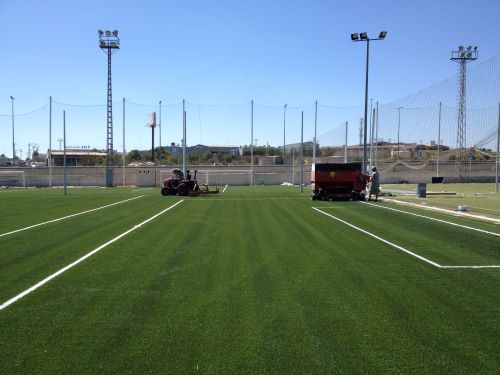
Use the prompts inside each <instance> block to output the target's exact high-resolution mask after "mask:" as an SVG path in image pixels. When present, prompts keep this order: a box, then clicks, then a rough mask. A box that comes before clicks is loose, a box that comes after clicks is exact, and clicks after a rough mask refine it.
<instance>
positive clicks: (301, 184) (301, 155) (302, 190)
mask: <svg viewBox="0 0 500 375" xmlns="http://www.w3.org/2000/svg"><path fill="white" fill-rule="evenodd" d="M300 192H301V193H303V192H304V111H302V120H301V122H300Z"/></svg>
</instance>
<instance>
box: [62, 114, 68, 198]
mask: <svg viewBox="0 0 500 375" xmlns="http://www.w3.org/2000/svg"><path fill="white" fill-rule="evenodd" d="M63 141H64V156H63V167H64V195H68V191H67V185H68V184H67V175H68V173H67V166H66V111H63Z"/></svg>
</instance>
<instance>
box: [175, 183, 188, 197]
mask: <svg viewBox="0 0 500 375" xmlns="http://www.w3.org/2000/svg"><path fill="white" fill-rule="evenodd" d="M177 194H179V195H183V196H184V195H187V194H188V188H187V186H186V184H184V183H182V184H179V186H178V187H177Z"/></svg>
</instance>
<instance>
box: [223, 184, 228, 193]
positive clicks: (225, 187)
mask: <svg viewBox="0 0 500 375" xmlns="http://www.w3.org/2000/svg"><path fill="white" fill-rule="evenodd" d="M227 186H228V185H226V186H224V189H223V190H222V192H223V193H224V192H225V191H226V189H227Z"/></svg>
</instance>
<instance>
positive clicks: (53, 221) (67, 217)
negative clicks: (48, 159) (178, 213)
mask: <svg viewBox="0 0 500 375" xmlns="http://www.w3.org/2000/svg"><path fill="white" fill-rule="evenodd" d="M143 196H144V195H139V196H137V197H133V198H129V199H125V200H124V201H120V202H115V203H111V204H107V205H105V206H101V207H97V208H93V209H91V210H87V211H82V212H77V213H76V214H72V215H68V216H63V217H60V218H58V219H54V220H49V221H44V222H43V223H38V224H34V225H30V226H29V227H25V228H21V229H16V230H13V231H11V232H7V233H0V237H4V236H8V235H9V234H14V233H18V232H22V231H24V230H28V229H33V228H36V227H40V226H42V225H45V224H50V223H55V222H57V221H61V220H65V219H69V218H72V217H75V216H79V215H83V214H87V213H89V212H93V211H98V210H102V209H103V208H107V207H111V206H115V205H117V204H121V203H125V202H128V201H131V200H134V199H138V198H142V197H143Z"/></svg>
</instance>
